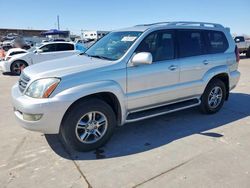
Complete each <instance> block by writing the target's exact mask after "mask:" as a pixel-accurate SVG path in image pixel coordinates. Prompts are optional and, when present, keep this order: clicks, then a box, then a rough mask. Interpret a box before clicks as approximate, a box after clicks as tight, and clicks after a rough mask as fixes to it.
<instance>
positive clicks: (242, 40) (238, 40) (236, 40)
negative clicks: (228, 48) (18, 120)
mask: <svg viewBox="0 0 250 188" xmlns="http://www.w3.org/2000/svg"><path fill="white" fill-rule="evenodd" d="M234 41H235V42H236V43H238V42H244V41H245V39H244V37H235V39H234Z"/></svg>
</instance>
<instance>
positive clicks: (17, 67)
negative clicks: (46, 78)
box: [10, 61, 28, 75]
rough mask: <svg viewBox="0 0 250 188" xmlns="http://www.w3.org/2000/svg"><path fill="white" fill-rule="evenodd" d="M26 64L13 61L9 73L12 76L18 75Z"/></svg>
mask: <svg viewBox="0 0 250 188" xmlns="http://www.w3.org/2000/svg"><path fill="white" fill-rule="evenodd" d="M27 66H28V64H27V63H26V62H24V61H15V62H13V63H12V64H11V67H10V71H11V73H12V74H15V75H20V74H21V72H22V71H23V69H24V68H25V67H27Z"/></svg>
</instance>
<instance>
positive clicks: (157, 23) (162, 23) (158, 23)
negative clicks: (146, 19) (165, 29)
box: [136, 22, 171, 26]
mask: <svg viewBox="0 0 250 188" xmlns="http://www.w3.org/2000/svg"><path fill="white" fill-rule="evenodd" d="M169 23H171V22H156V23H150V24H139V25H136V26H152V25H167V24H169Z"/></svg>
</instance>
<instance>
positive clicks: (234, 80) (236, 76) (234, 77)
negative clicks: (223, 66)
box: [229, 71, 240, 90]
mask: <svg viewBox="0 0 250 188" xmlns="http://www.w3.org/2000/svg"><path fill="white" fill-rule="evenodd" d="M239 80H240V72H239V71H233V72H231V73H230V85H229V89H230V90H232V89H234V88H235V87H236V85H237V84H238V82H239Z"/></svg>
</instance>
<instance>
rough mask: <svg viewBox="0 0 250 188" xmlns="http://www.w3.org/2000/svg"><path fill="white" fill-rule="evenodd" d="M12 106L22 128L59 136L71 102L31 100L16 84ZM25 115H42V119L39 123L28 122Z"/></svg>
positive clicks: (54, 99) (51, 99) (49, 99)
mask: <svg viewBox="0 0 250 188" xmlns="http://www.w3.org/2000/svg"><path fill="white" fill-rule="evenodd" d="M12 104H13V107H14V113H15V116H16V119H17V121H18V122H19V124H20V125H21V126H22V127H24V128H26V129H28V130H32V131H38V132H42V133H46V134H57V133H59V129H60V124H61V121H62V119H63V116H64V114H65V112H66V110H67V109H68V107H69V106H70V104H71V102H69V101H61V100H59V99H58V98H57V97H53V98H48V99H35V98H31V97H28V96H25V95H23V94H22V93H21V92H20V91H19V88H18V85H17V84H16V85H14V86H13V88H12ZM24 113H25V114H42V118H41V119H40V120H38V121H27V120H25V119H24V118H23V114H24Z"/></svg>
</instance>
